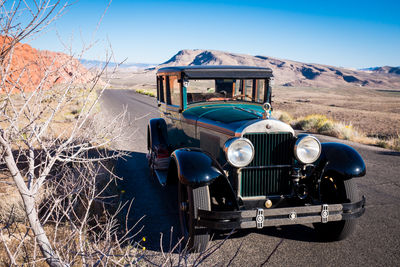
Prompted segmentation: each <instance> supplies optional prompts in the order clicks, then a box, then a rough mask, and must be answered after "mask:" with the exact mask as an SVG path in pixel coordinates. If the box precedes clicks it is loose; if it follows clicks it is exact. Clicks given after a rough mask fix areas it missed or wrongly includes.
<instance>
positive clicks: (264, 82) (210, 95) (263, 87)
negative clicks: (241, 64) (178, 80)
mask: <svg viewBox="0 0 400 267" xmlns="http://www.w3.org/2000/svg"><path fill="white" fill-rule="evenodd" d="M269 92H270V88H269V79H266V78H261V79H260V78H251V79H238V78H234V79H221V78H209V79H185V80H184V81H183V95H182V97H183V98H186V99H185V101H184V102H185V103H186V104H187V105H191V104H198V103H203V102H249V103H257V104H263V103H265V102H269V95H270V94H269Z"/></svg>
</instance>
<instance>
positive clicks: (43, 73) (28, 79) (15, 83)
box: [0, 36, 94, 92]
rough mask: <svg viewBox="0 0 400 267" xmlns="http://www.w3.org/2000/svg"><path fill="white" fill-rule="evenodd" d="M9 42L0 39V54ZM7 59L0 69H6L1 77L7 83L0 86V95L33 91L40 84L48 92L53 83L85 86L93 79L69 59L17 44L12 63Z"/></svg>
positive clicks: (7, 39)
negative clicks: (10, 91) (10, 92)
mask: <svg viewBox="0 0 400 267" xmlns="http://www.w3.org/2000/svg"><path fill="white" fill-rule="evenodd" d="M10 42H11V39H10V38H9V37H4V36H0V52H1V54H3V53H4V51H6V50H7V49H8V47H9V44H10ZM9 59H10V53H8V54H7V55H6V60H4V61H3V62H4V64H3V66H2V69H3V70H5V69H7V68H8V69H9V70H8V72H7V75H6V77H4V78H5V81H6V82H5V84H3V85H1V88H0V92H1V91H2V92H4V91H5V90H13V92H16V90H24V91H32V90H35V89H36V88H37V87H38V86H39V85H41V84H42V85H41V86H42V88H43V89H49V88H51V87H52V86H53V85H54V84H58V83H63V82H70V81H73V82H74V83H86V82H88V81H90V80H91V79H93V77H94V76H93V74H92V73H90V72H89V71H88V70H87V69H86V68H85V67H83V66H82V64H81V63H80V62H79V61H78V60H77V59H75V58H73V57H71V56H68V55H66V54H64V53H59V52H51V51H40V50H37V49H35V48H32V47H31V46H30V45H28V44H22V43H17V44H16V45H15V47H14V50H13V52H12V57H11V61H10V60H9ZM1 75H2V74H1V73H0V76H1ZM3 75H4V74H3ZM1 78H3V77H1Z"/></svg>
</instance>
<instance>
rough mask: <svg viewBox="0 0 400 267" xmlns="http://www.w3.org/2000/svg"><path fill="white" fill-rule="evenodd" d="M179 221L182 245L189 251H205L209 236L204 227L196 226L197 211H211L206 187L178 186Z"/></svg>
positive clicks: (208, 192)
mask: <svg viewBox="0 0 400 267" xmlns="http://www.w3.org/2000/svg"><path fill="white" fill-rule="evenodd" d="M178 186H179V188H178V195H179V199H178V201H179V220H180V224H181V230H182V235H183V237H184V240H183V241H184V244H186V247H187V249H188V250H189V251H192V252H202V251H204V250H206V248H207V244H208V241H209V239H210V234H209V232H208V229H207V228H205V227H201V226H197V225H196V223H197V218H198V217H197V210H198V209H202V210H211V202H210V191H209V189H208V186H200V187H196V188H194V187H191V186H188V185H184V184H181V183H179V184H178Z"/></svg>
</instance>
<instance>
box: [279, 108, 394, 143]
mask: <svg viewBox="0 0 400 267" xmlns="http://www.w3.org/2000/svg"><path fill="white" fill-rule="evenodd" d="M273 117H275V118H277V119H279V120H281V121H283V122H285V123H288V124H290V125H292V127H293V128H295V129H298V130H304V131H307V132H312V133H319V134H323V135H328V136H333V137H336V138H339V139H344V140H350V141H354V142H358V143H362V144H367V145H376V146H379V147H383V148H387V149H393V150H396V151H400V134H398V135H397V136H394V137H391V138H386V139H383V138H377V137H368V136H366V135H365V134H364V133H363V132H361V131H359V130H358V129H355V128H354V127H353V125H352V124H351V123H344V122H341V121H335V120H333V119H331V118H328V117H327V116H325V115H320V114H312V115H308V116H305V117H299V118H293V117H292V116H291V115H290V114H289V113H288V112H285V111H279V110H277V111H274V113H273Z"/></svg>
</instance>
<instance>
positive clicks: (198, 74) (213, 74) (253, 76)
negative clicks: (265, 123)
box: [157, 66, 273, 112]
mask: <svg viewBox="0 0 400 267" xmlns="http://www.w3.org/2000/svg"><path fill="white" fill-rule="evenodd" d="M171 77H175V78H173V79H172V80H171ZM272 77H273V75H272V70H271V69H269V68H262V67H251V66H250V67H249V66H177V67H165V68H160V69H159V70H158V71H157V81H158V82H157V103H158V106H159V107H161V108H162V107H164V108H167V109H171V108H173V109H177V111H178V110H179V112H182V111H183V110H185V109H187V108H188V105H199V104H202V103H208V102H214V103H216V102H220V103H224V102H230V103H237V102H245V103H254V104H260V105H261V104H263V103H266V102H267V103H270V104H271V95H272V90H271V80H272ZM168 80H170V81H175V82H174V83H171V82H169V81H168ZM196 80H197V81H201V80H204V81H206V80H210V81H213V82H214V83H215V81H216V80H240V81H244V80H252V81H253V82H252V84H253V85H255V84H256V83H258V81H263V87H264V92H263V93H264V96H263V99H258V98H259V95H258V92H257V95H255V92H254V90H253V88H252V90H251V98H250V97H245V96H244V94H243V93H242V94H241V97H235V98H236V99H225V98H226V97H223V95H221V96H220V98H219V99H218V98H216V99H215V100H214V101H210V100H209V101H207V98H206V99H197V100H193V99H188V95H187V92H188V91H187V89H188V88H187V87H188V85H189V86H190V82H191V81H196ZM244 85H245V84H242V88H243V87H244ZM253 85H250V87H254V86H253ZM250 87H249V88H250ZM214 88H215V89H216V88H217V86H215V87H214ZM235 88H236V86H235ZM206 89H207V88H206ZM171 90H173V91H174V94H175V96H176V97H178V96H177V95H176V94H177V93H178V94H180V96H179V101H177V100H178V99H177V98H176V97H175V103H172V102H174V101H170V98H169V96H171ZM255 91H257V90H255ZM232 92H234V91H233V89H232ZM242 92H243V91H242ZM244 92H246V90H244ZM189 93H191V92H190V87H189ZM232 96H234V94H233V93H232ZM254 96H256V99H258V101H255V100H254ZM222 97H223V98H222ZM221 98H222V99H221ZM188 100H189V101H188Z"/></svg>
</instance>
